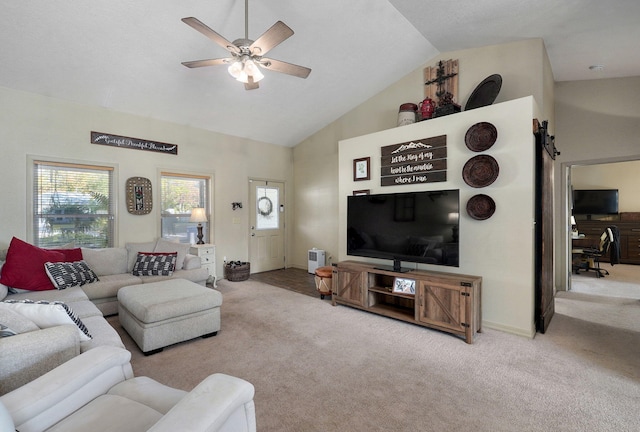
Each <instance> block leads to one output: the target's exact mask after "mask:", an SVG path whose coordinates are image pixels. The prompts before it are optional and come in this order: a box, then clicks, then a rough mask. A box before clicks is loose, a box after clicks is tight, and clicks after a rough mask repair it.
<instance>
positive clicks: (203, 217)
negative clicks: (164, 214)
mask: <svg viewBox="0 0 640 432" xmlns="http://www.w3.org/2000/svg"><path fill="white" fill-rule="evenodd" d="M189 222H198V242H197V243H196V244H204V242H203V241H202V237H203V235H202V222H207V213H206V212H205V211H204V208H202V207H196V208H194V209H191V217H190V218H189Z"/></svg>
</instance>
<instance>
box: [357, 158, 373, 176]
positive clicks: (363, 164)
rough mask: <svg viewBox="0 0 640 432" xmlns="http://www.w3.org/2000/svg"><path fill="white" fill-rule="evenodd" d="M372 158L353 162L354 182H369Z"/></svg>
mask: <svg viewBox="0 0 640 432" xmlns="http://www.w3.org/2000/svg"><path fill="white" fill-rule="evenodd" d="M370 165H371V164H370V158H368V157H365V158H360V159H354V160H353V181H358V180H369V179H370V178H371V166H370Z"/></svg>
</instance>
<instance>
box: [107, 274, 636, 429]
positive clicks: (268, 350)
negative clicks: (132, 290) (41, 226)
mask: <svg viewBox="0 0 640 432" xmlns="http://www.w3.org/2000/svg"><path fill="white" fill-rule="evenodd" d="M218 289H219V290H220V291H221V292H222V293H223V296H224V302H223V305H222V329H221V331H220V332H219V334H218V335H217V336H216V337H213V338H209V339H196V340H193V341H188V342H185V343H181V344H177V345H174V346H171V347H168V348H166V349H165V350H164V351H163V352H161V353H159V354H156V355H153V356H149V357H144V356H143V355H142V354H141V353H140V351H139V349H138V348H137V347H136V346H135V344H133V343H132V341H131V339H130V338H129V337H128V335H126V333H125V332H124V331H123V330H122V328H120V326H119V324H118V321H117V317H111V318H109V321H110V322H111V323H112V325H113V326H114V327H115V328H116V329H117V330H118V331H119V332H120V334H121V336H122V337H123V340H124V342H125V344H126V345H127V348H128V349H129V350H130V351H132V353H133V356H132V364H133V368H134V372H135V374H136V375H148V376H151V377H153V378H155V379H157V380H158V381H160V382H163V383H166V384H168V385H171V386H174V387H178V388H182V389H185V390H189V389H191V388H193V387H194V386H195V385H196V384H197V383H198V382H199V381H200V380H202V379H203V378H204V377H205V376H207V375H209V374H211V373H214V372H224V373H228V374H231V375H235V376H239V377H241V378H244V379H246V380H248V381H250V382H251V383H253V384H254V386H255V388H256V396H255V403H256V417H257V424H258V430H259V431H262V432H268V431H279V432H286V431H291V432H307V431H462V430H476V431H636V430H640V416H639V415H638V406H639V403H640V344H639V343H638V342H639V340H640V338H639V333H638V331H632V330H631V329H628V328H617V327H615V326H614V325H611V324H603V323H598V322H589V321H586V320H584V319H583V318H582V317H580V316H575V314H572V313H570V312H567V310H572V307H573V305H572V304H571V301H574V300H573V299H565V298H559V299H558V302H557V306H558V308H557V309H559V311H558V313H556V315H555V317H554V318H553V320H552V321H551V324H550V327H549V330H548V331H547V333H545V334H544V335H541V334H539V335H537V336H536V337H535V338H534V339H532V340H530V339H526V338H522V337H518V336H514V335H510V334H506V333H502V332H498V331H493V330H490V329H487V330H485V331H484V332H483V333H482V334H480V335H479V337H478V338H477V340H476V342H475V343H474V344H473V345H468V344H466V343H464V341H462V340H461V339H459V338H457V337H455V336H452V335H449V334H445V333H441V332H438V331H434V330H430V329H425V328H422V327H419V326H415V325H411V324H407V323H404V322H400V321H396V320H393V319H389V318H385V317H380V316H377V315H373V314H369V313H366V312H362V311H358V310H355V309H352V308H348V307H345V306H337V307H333V306H331V304H330V302H327V301H323V300H320V299H319V298H317V297H315V298H314V297H311V296H307V295H301V294H299V293H296V292H292V291H288V290H283V289H280V288H276V287H273V286H270V285H266V284H263V283H260V282H257V281H252V280H248V281H245V282H228V281H226V280H222V281H220V282H219V284H218ZM569 294H571V293H569ZM628 307H629V308H630V309H632V310H634V311H635V312H630V314H632V315H630V317H631V319H635V320H636V321H640V316H639V315H638V311H639V310H640V304H638V305H635V304H632V305H628ZM563 308H566V309H567V310H563ZM633 314H635V315H633ZM634 317H635V318H634Z"/></svg>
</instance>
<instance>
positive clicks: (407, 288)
mask: <svg viewBox="0 0 640 432" xmlns="http://www.w3.org/2000/svg"><path fill="white" fill-rule="evenodd" d="M393 292H394V293H400V294H411V295H415V293H416V281H415V279H407V278H399V277H397V278H395V279H394V281H393Z"/></svg>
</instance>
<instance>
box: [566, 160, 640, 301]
mask: <svg viewBox="0 0 640 432" xmlns="http://www.w3.org/2000/svg"><path fill="white" fill-rule="evenodd" d="M563 165H564V171H563V173H564V181H566V185H567V187H566V191H565V192H566V195H565V196H566V203H567V205H566V207H565V208H566V221H567V223H566V224H565V226H566V227H567V229H566V232H565V234H566V238H567V248H566V260H565V263H566V264H565V265H566V275H567V277H566V283H565V284H564V286H566V287H567V288H566V289H567V291H573V292H576V293H590V294H596V295H601V296H607V295H611V296H613V297H626V295H621V294H620V293H622V292H636V293H638V294H634V295H632V296H631V298H639V297H640V283H638V284H637V290H636V288H634V287H633V286H631V291H629V288H630V287H629V283H630V284H631V285H635V284H636V283H637V282H635V281H636V280H637V281H638V282H640V279H635V277H634V276H630V275H638V274H640V265H632V264H630V263H625V261H623V264H618V265H615V266H610V264H608V263H605V262H603V263H602V268H604V269H607V270H608V271H609V272H610V276H605V277H602V278H597V276H596V275H595V272H591V271H587V272H582V271H581V272H580V274H579V275H575V274H574V273H573V271H572V270H573V269H572V258H573V257H572V253H571V251H572V243H573V238H572V233H571V228H572V226H571V222H570V218H571V215H572V193H573V190H574V189H578V190H579V189H617V190H618V191H619V206H618V207H619V208H618V212H619V213H618V215H620V213H625V214H630V213H629V212H640V197H639V196H638V194H637V193H636V190H637V182H638V174H637V173H638V172H639V170H640V160H622V161H621V160H598V161H589V162H584V163H580V164H577V163H571V164H569V163H567V164H563ZM618 215H615V216H612V217H611V218H612V220H611V222H610V223H611V225H616V222H617V221H618V217H619V216H618ZM583 218H584V217H583ZM576 219H580V217H579V216H576ZM623 224H624V223H623ZM577 227H578V229H579V230H580V220H578V224H577ZM582 234H584V233H582ZM587 238H588V237H587ZM582 246H584V245H582ZM621 246H623V247H626V246H627V245H626V244H621ZM616 285H621V287H617V286H616Z"/></svg>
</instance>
